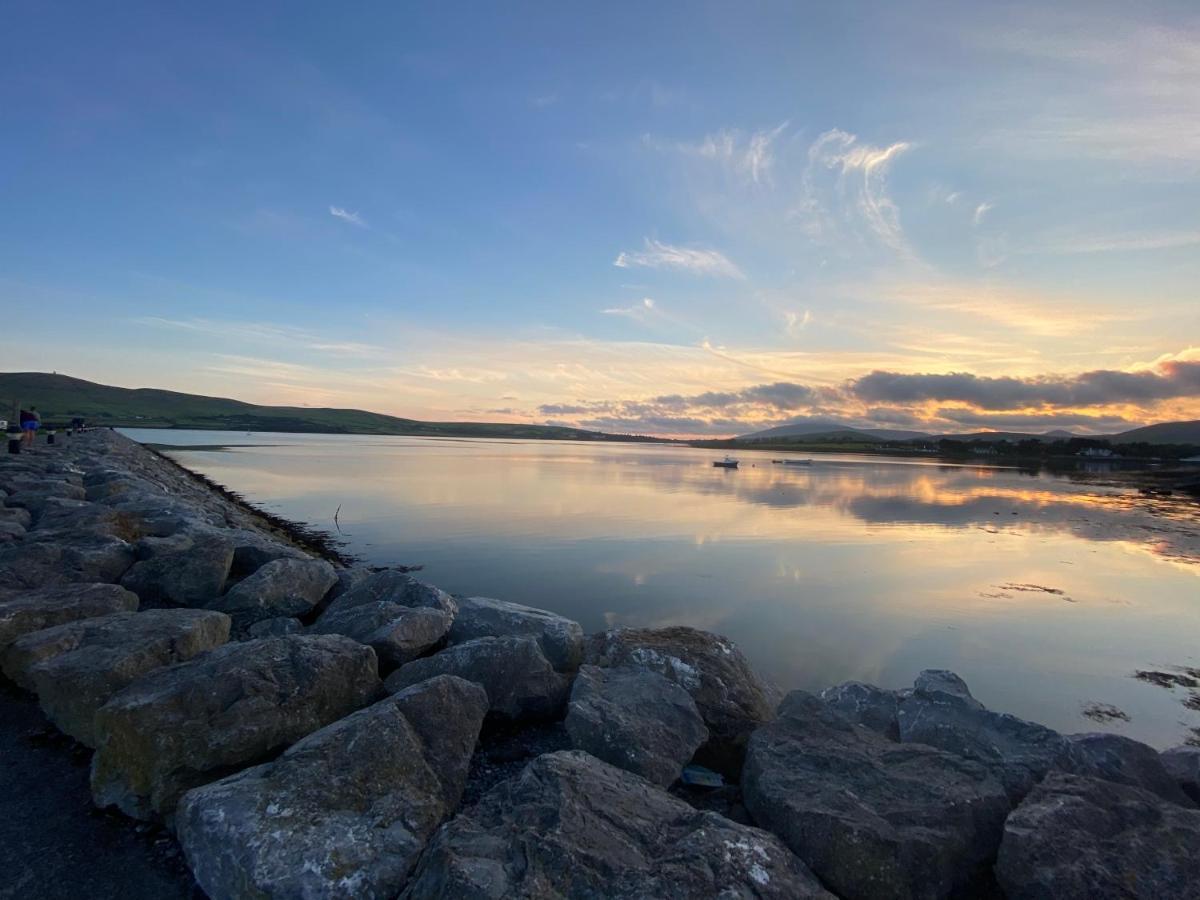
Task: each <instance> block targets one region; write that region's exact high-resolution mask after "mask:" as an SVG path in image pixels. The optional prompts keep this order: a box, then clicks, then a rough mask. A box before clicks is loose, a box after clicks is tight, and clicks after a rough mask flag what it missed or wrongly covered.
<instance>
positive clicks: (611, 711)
mask: <svg viewBox="0 0 1200 900" xmlns="http://www.w3.org/2000/svg"><path fill="white" fill-rule="evenodd" d="M565 725H566V729H567V733H568V734H569V735H570V736H571V744H572V746H574V747H575V748H576V749H578V750H584V751H586V752H588V753H590V754H591V755H592V756H595V757H596V758H597V759H602V760H604V762H606V763H609V764H610V765H614V766H617V767H618V768H622V769H627V770H628V771H630V772H633V773H634V774H637V775H641V776H642V777H643V778H645V779H646V780H647V781H650V782H653V783H654V784H658V785H662V786H663V787H666V786H668V785H670V784H671V783H672V782H674V781H675V779H677V778H678V777H679V773H680V771H681V770H682V769H683V767H684V766H685V765H687V763H688V761H689V760H690V759H691V758H692V755H693V754H694V753H695V752H696V749H697V748H698V747H699V746H700V745H701V744H703V743H704V742H705V741H706V740H708V729H707V728H705V727H704V720H703V719H702V718H701V717H700V711H699V710H698V709H696V703H695V701H693V700H692V698H691V695H690V694H688V692H687V691H685V690H684V689H683V688H681V687H679V685H677V684H675V683H673V682H670V681H667V679H665V678H663V676H661V675H659V674H658V673H657V672H647V671H645V670H644V669H631V668H617V669H600V668H597V667H596V666H583V667H582V668H581V669H580V670H579V675H578V676H577V677H576V678H575V684H574V686H573V687H572V688H571V700H570V703H569V704H568V705H567V718H566V723H565Z"/></svg>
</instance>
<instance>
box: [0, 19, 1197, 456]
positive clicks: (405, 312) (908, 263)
mask: <svg viewBox="0 0 1200 900" xmlns="http://www.w3.org/2000/svg"><path fill="white" fill-rule="evenodd" d="M975 6H976V5H965V4H929V3H895V2H893V3H877V4H876V3H859V4H847V5H846V7H847V8H844V9H842V8H833V7H834V5H833V4H784V3H746V4H728V3H719V4H704V3H688V4H682V3H679V4H675V3H660V4H603V5H594V6H590V7H585V6H584V5H582V4H551V3H545V4H527V3H515V4H504V5H500V4H494V5H491V6H487V5H484V4H475V3H470V4H467V3H462V4H456V3H444V4H437V5H436V6H434V5H430V6H428V7H418V6H417V5H415V4H392V3H388V4H384V3H378V4H370V3H364V4H357V5H355V6H354V7H353V9H352V11H351V12H350V13H347V12H345V11H339V12H336V13H335V12H334V10H333V9H332V8H331V7H329V6H328V5H326V4H286V5H285V4H267V3H263V4H225V3H208V4H191V5H185V4H163V3H158V4H145V5H139V4H136V3H127V4H122V8H121V9H120V10H119V11H114V10H112V9H104V8H101V7H97V6H95V5H89V4H71V5H62V4H54V3H12V4H8V5H7V6H6V12H5V21H6V27H5V29H4V30H3V32H2V33H0V115H2V116H3V122H4V130H3V133H4V135H5V137H4V140H3V141H2V142H0V205H2V208H3V209H4V211H5V215H3V216H0V300H2V302H3V305H4V309H5V310H6V320H7V323H8V325H9V327H6V328H5V329H4V333H5V338H4V342H3V346H2V347H0V349H2V352H3V357H4V368H5V369H8V370H25V369H38V370H51V369H53V370H57V371H60V372H67V373H69V374H74V375H78V376H80V377H85V378H89V379H93V380H99V381H104V382H108V383H114V384H121V385H126V386H157V387H170V388H174V389H179V390H188V391H194V392H199V393H212V394H220V395H225V396H235V397H239V398H242V399H247V400H252V401H256V402H266V403H288V404H307V405H337V406H356V407H363V408H370V409H375V410H379V411H383V412H390V413H395V414H399V415H408V416H415V417H420V418H436V419H474V420H510V421H538V422H540V421H559V422H567V423H571V424H582V425H588V426H591V427H602V428H606V429H612V430H621V431H626V430H630V431H647V432H656V433H665V434H690V433H694V434H710V433H735V432H739V431H744V430H749V429H751V428H753V427H757V426H758V425H761V424H773V423H777V422H781V421H786V420H790V419H802V418H805V417H816V418H823V417H836V418H839V419H842V420H846V421H852V422H856V423H859V424H863V425H867V424H875V425H912V426H914V427H929V428H937V429H946V430H959V429H960V427H961V428H975V427H1004V428H1009V427H1022V428H1031V429H1038V430H1041V429H1044V428H1053V427H1064V426H1065V427H1071V428H1076V429H1078V430H1084V431H1087V430H1100V431H1103V430H1111V429H1114V428H1118V427H1127V423H1141V422H1145V421H1151V420H1156V419H1165V418H1195V417H1200V302H1198V301H1200V298H1198V297H1197V293H1198V290H1197V285H1200V212H1198V210H1200V90H1198V89H1197V87H1196V86H1197V84H1200V11H1197V9H1196V7H1195V5H1194V4H1186V3H1180V4H1139V5H1137V6H1136V8H1135V7H1133V6H1131V5H1129V4H1111V5H1104V4H1096V3H1080V4H1056V5H1054V8H1052V9H1051V8H1047V7H1046V5H1045V4H1030V5H1019V4H987V5H982V4H981V5H978V6H980V7H985V8H979V9H977V8H975ZM872 373H883V374H882V375H878V376H875V375H873V374H872Z"/></svg>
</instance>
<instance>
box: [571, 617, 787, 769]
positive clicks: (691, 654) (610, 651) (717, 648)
mask: <svg viewBox="0 0 1200 900" xmlns="http://www.w3.org/2000/svg"><path fill="white" fill-rule="evenodd" d="M586 661H587V662H588V663H589V664H590V665H594V666H600V667H602V668H612V667H616V666H632V667H634V668H639V669H645V670H646V671H648V672H657V673H658V674H659V675H662V676H663V677H664V678H666V679H667V680H668V681H673V682H674V683H675V684H677V685H679V686H680V687H681V688H683V689H684V690H685V691H687V692H688V693H689V694H691V696H692V699H693V700H694V701H695V702H696V708H697V709H699V710H700V715H701V716H702V717H703V718H704V724H705V726H706V727H707V728H708V731H709V740H708V742H707V743H706V744H705V745H704V747H702V748H701V750H700V753H699V755H698V759H699V760H700V761H702V762H703V763H704V764H705V765H711V766H713V767H714V768H718V769H722V770H724V771H727V772H732V771H736V770H737V768H738V766H739V764H740V762H741V758H742V756H743V755H744V753H745V746H746V741H747V739H748V738H749V736H750V733H751V732H752V731H753V730H754V729H755V728H756V727H757V726H758V725H759V724H761V723H762V722H765V721H767V720H768V719H770V718H771V714H772V709H771V703H770V701H769V700H768V695H767V690H766V688H765V687H764V685H763V684H762V682H760V681H759V680H758V676H757V675H755V674H754V672H753V671H752V670H751V669H750V665H749V664H748V663H747V662H746V659H745V657H744V656H742V653H741V651H740V650H738V649H737V647H736V646H734V644H733V643H732V642H730V641H729V640H727V639H725V638H723V637H720V636H719V635H715V634H710V633H708V632H706V631H698V630H696V629H695V628H683V627H673V628H657V629H648V628H621V629H615V630H612V631H606V632H603V633H600V634H594V635H592V636H591V637H590V638H589V639H588V645H587V653H586Z"/></svg>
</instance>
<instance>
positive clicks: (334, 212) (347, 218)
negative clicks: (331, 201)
mask: <svg viewBox="0 0 1200 900" xmlns="http://www.w3.org/2000/svg"><path fill="white" fill-rule="evenodd" d="M329 214H330V215H331V216H333V217H334V218H335V219H341V220H342V221H343V222H349V223H350V224H351V225H357V226H358V227H359V228H369V227H370V226H369V225H367V223H366V220H365V219H363V217H362V216H360V215H359V214H358V213H356V212H350V210H348V209H343V208H342V207H340V206H331V207H329Z"/></svg>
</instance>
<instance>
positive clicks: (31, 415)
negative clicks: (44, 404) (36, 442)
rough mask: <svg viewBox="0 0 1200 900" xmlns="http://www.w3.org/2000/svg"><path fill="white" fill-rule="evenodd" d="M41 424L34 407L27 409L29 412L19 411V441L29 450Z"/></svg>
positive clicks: (40, 418)
mask: <svg viewBox="0 0 1200 900" xmlns="http://www.w3.org/2000/svg"><path fill="white" fill-rule="evenodd" d="M41 424H42V417H41V416H40V415H39V414H38V411H37V407H36V406H31V407H29V412H25V411H24V410H22V411H21V440H22V441H23V442H24V443H25V444H26V445H27V446H28V447H30V448H31V449H32V448H33V439H34V438H35V437H37V430H38V428H39V427H40V426H41Z"/></svg>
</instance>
